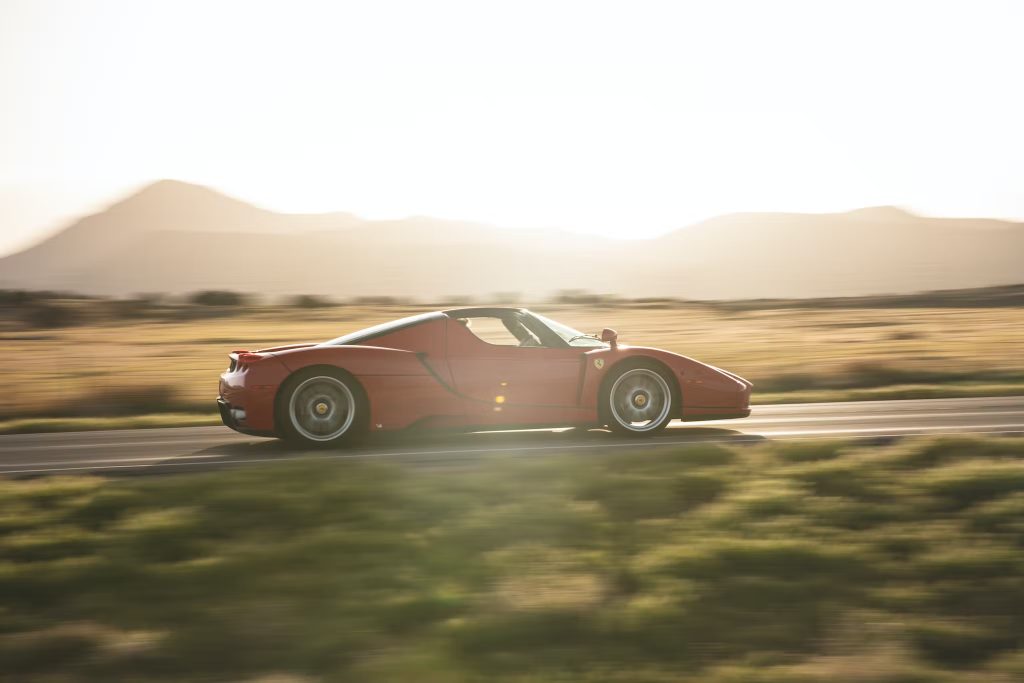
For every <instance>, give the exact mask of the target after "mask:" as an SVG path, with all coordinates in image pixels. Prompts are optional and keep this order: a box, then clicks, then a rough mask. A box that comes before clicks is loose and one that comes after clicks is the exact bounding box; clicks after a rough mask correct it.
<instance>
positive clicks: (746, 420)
mask: <svg viewBox="0 0 1024 683" xmlns="http://www.w3.org/2000/svg"><path fill="white" fill-rule="evenodd" d="M995 415H1017V416H1020V417H1024V410H992V411H978V412H967V413H935V412H931V413H900V414H897V415H823V416H819V417H756V416H754V415H751V416H750V417H741V418H737V419H735V420H714V421H713V422H709V424H776V423H782V422H851V421H854V420H859V421H863V422H875V421H881V420H909V419H915V418H917V419H920V418H925V419H929V418H930V419H939V418H947V417H979V416H986V417H991V416H995ZM672 424H682V425H693V424H696V423H695V422H683V421H682V420H673V421H672Z"/></svg>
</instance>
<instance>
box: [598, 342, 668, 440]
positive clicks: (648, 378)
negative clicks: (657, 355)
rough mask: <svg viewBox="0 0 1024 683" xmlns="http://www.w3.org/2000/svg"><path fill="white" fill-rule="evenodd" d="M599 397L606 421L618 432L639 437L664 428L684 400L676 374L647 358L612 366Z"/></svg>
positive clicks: (602, 413) (601, 411)
mask: <svg viewBox="0 0 1024 683" xmlns="http://www.w3.org/2000/svg"><path fill="white" fill-rule="evenodd" d="M613 393H614V396H613ZM598 400H599V404H598V405H599V408H600V414H601V421H602V422H603V424H605V425H606V426H607V427H608V428H609V429H611V430H612V431H613V432H616V433H618V434H625V435H628V436H637V437H641V436H653V435H655V434H659V433H661V432H662V431H664V429H665V427H667V426H668V423H669V422H671V421H672V418H674V417H676V416H677V415H678V414H679V406H680V402H681V401H680V396H679V385H678V384H677V383H676V379H675V377H673V376H672V374H671V373H670V372H669V371H668V370H667V369H666V368H665V366H663V365H662V364H660V363H658V362H656V361H652V360H644V359H638V360H629V361H625V362H623V363H621V364H620V365H618V366H616V367H615V368H613V369H612V372H611V373H610V374H609V375H608V377H607V378H606V379H605V381H604V383H603V384H602V386H601V395H600V397H599V399H598ZM629 418H634V419H632V420H630V419H629Z"/></svg>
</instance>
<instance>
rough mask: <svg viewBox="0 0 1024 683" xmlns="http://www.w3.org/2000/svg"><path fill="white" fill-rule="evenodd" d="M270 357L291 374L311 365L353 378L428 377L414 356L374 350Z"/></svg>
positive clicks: (321, 349) (330, 349)
mask: <svg viewBox="0 0 1024 683" xmlns="http://www.w3.org/2000/svg"><path fill="white" fill-rule="evenodd" d="M274 356H275V357H276V358H278V359H279V360H280V361H281V362H282V363H283V364H284V365H285V367H287V368H288V370H289V371H291V372H297V371H299V370H302V369H303V368H308V367H310V366H313V365H333V366H336V367H339V368H342V369H343V370H345V371H347V372H348V373H349V374H351V375H352V376H354V377H364V376H381V375H404V376H420V375H428V374H429V372H428V371H427V368H426V366H424V365H423V363H422V362H421V361H420V359H419V357H417V354H416V353H415V352H413V351H403V350H401V349H385V348H381V347H378V346H313V347H305V348H299V349H294V350H290V351H284V352H281V353H275V354H274Z"/></svg>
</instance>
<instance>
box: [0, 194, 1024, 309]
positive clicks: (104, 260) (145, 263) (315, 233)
mask: <svg viewBox="0 0 1024 683" xmlns="http://www.w3.org/2000/svg"><path fill="white" fill-rule="evenodd" d="M1017 282H1024V224H1019V223H1009V222H1003V221H995V220H981V219H950V218H927V217H923V216H916V215H913V214H910V213H907V212H905V211H902V210H900V209H896V208H892V207H875V208H867V209H860V210H857V211H851V212H849V213H841V214H786V213H743V214H732V215H726V216H720V217H717V218H713V219H711V220H708V221H704V222H702V223H699V224H696V225H692V226H689V227H685V228H681V229H679V230H676V231H675V232H672V233H670V234H667V235H664V236H662V237H659V238H656V239H649V240H610V239H604V238H598V237H591V236H582V235H574V234H569V233H564V232H559V231H540V230H511V229H502V228H495V227H491V226H487V225H481V224H475V223H466V222H458V221H445V220H439V219H433V218H425V217H413V218H407V219H402V220H393V221H369V220H364V219H361V218H359V217H356V216H353V215H351V214H347V213H328V214H310V215H295V214H279V213H274V212H272V211H267V210H264V209H260V208H257V207H255V206H252V205H250V204H247V203H245V202H242V201H239V200H237V199H233V198H230V197H227V196H224V195H222V194H220V193H218V192H215V191H213V190H210V189H208V188H204V187H200V186H197V185H190V184H188V183H182V182H177V181H160V182H158V183H154V184H153V185H150V186H148V187H146V188H144V189H143V190H141V191H140V192H138V193H136V194H134V195H132V196H130V197H128V198H126V199H124V200H122V201H120V202H118V203H116V204H114V205H112V206H111V207H109V208H108V209H107V210H105V211H103V212H101V213H98V214H95V215H92V216H88V217H85V218H83V219H81V220H79V221H77V222H76V223H74V224H73V225H71V226H69V227H68V228H66V229H65V230H63V231H61V232H59V233H57V234H56V235H54V236H52V237H50V238H49V239H46V240H44V241H43V242H41V243H39V244H37V245H35V246H33V247H31V248H29V249H26V250H24V251H22V252H19V253H16V254H12V255H10V256H7V257H4V258H2V259H0V288H26V289H54V290H65V291H78V292H83V293H89V294H105V295H128V294H134V293H139V292H170V293H181V292H188V291H194V290H197V289H214V288H216V289H235V290H239V291H246V292H254V293H263V294H267V295H280V294H296V293H310V294H323V295H328V296H332V297H336V298H347V297H352V296H369V295H390V296H411V297H415V298H421V299H425V298H433V297H445V296H453V295H468V296H474V297H487V296H489V295H491V294H493V293H495V292H519V293H522V294H524V295H526V296H536V295H546V294H549V293H551V292H554V291H557V290H561V289H585V290H592V291H597V292H608V293H614V294H618V295H622V296H630V297H636V296H670V297H678V298H688V299H756V298H805V297H816V298H820V297H835V296H864V295H876V294H886V293H893V294H900V293H908V292H917V291H927V290H936V289H959V288H971V287H984V286H992V285H1001V284H1012V283H1017Z"/></svg>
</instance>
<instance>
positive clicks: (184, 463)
mask: <svg viewBox="0 0 1024 683" xmlns="http://www.w3.org/2000/svg"><path fill="white" fill-rule="evenodd" d="M1001 427H1012V428H1013V429H998V430H997V428H1001ZM967 428H968V429H973V428H974V427H972V426H968V427H967ZM991 428H992V429H991V430H989V431H987V432H985V433H989V434H1022V433H1024V424H1014V425H991ZM908 429H915V428H913V427H906V428H901V429H899V431H902V432H903V433H901V434H892V433H888V432H886V433H871V432H874V431H876V430H868V429H865V430H858V431H860V432H868V433H864V434H860V435H857V434H852V433H851V434H850V438H851V439H865V438H888V437H892V438H897V437H901V436H906V435H907V434H906V431H907V430H908ZM939 429H942V430H955V429H964V427H955V426H949V427H941V428H926V429H925V431H922V432H918V433H919V434H921V435H926V434H927V433H929V432H933V431H937V430H939ZM888 431H889V432H891V431H896V430H893V429H890V430H888ZM836 433H837V434H840V435H841V434H844V433H847V432H843V431H839V432H836ZM953 433H957V432H953ZM960 433H965V434H970V433H971V432H960ZM820 434H821V433H820V432H813V431H811V432H789V433H780V434H776V435H774V436H776V437H783V438H782V439H781V440H786V441H790V440H792V441H801V440H808V439H814V438H818V436H820ZM762 440H764V439H763V438H762V437H761V435H759V434H737V435H731V436H730V435H726V436H718V437H709V438H705V439H687V440H685V441H617V442H612V443H599V444H575V445H570V444H558V445H551V446H506V447H496V448H469V449H446V450H438V451H387V452H370V453H330V454H322V455H310V454H305V455H301V456H298V457H289V456H286V455H285V456H281V457H274V458H243V459H239V460H216V461H214V460H204V461H201V462H192V461H191V460H193V457H192V456H180V457H177V458H173V457H172V458H167V459H165V461H164V462H162V463H159V465H155V466H158V467H188V466H192V467H201V466H213V465H225V466H233V465H250V464H260V463H283V462H301V461H303V460H307V461H308V460H360V459H372V458H398V457H410V456H414V457H417V458H423V457H427V456H438V455H443V456H470V455H486V454H492V453H513V452H521V453H527V452H543V451H564V452H569V451H573V450H584V449H598V448H622V447H625V448H630V449H637V448H657V447H665V446H681V445H692V444H695V443H716V442H728V443H739V442H755V443H756V442H760V441H762ZM204 457H210V458H212V457H218V456H217V455H214V454H211V455H209V456H204ZM20 466H22V465H19V464H14V465H6V467H20ZM24 466H26V467H31V469H16V470H0V475H4V474H45V473H50V472H77V471H102V470H121V469H137V468H138V465H130V464H128V465H102V466H99V467H85V466H81V465H80V464H79V463H77V462H76V463H75V466H73V467H52V468H40V467H38V463H24ZM153 466H154V465H150V466H149V467H153Z"/></svg>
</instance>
